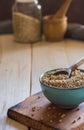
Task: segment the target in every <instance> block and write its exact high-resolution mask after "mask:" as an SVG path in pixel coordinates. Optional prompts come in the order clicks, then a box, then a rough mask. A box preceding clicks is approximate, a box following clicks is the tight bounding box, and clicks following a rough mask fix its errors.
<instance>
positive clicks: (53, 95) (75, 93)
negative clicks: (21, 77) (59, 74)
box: [39, 70, 84, 109]
mask: <svg viewBox="0 0 84 130" xmlns="http://www.w3.org/2000/svg"><path fill="white" fill-rule="evenodd" d="M53 71H56V70H50V71H47V72H44V73H42V74H41V75H40V78H39V81H40V85H41V89H42V92H43V94H44V95H45V97H46V98H47V99H48V100H49V101H50V102H52V103H54V104H56V105H57V106H60V107H62V108H65V109H72V108H75V107H77V106H78V105H79V104H80V103H82V102H83V101H84V88H83V87H82V86H81V88H72V89H69V88H67V89H64V88H54V87H49V86H47V85H45V84H43V83H42V77H43V76H44V75H45V74H48V73H51V72H53ZM81 71H82V72H84V70H81Z"/></svg>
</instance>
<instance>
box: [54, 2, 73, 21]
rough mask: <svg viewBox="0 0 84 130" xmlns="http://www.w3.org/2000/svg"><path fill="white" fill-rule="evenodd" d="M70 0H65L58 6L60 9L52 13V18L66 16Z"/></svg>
mask: <svg viewBox="0 0 84 130" xmlns="http://www.w3.org/2000/svg"><path fill="white" fill-rule="evenodd" d="M71 1H72V0H65V3H64V4H63V5H62V6H61V7H60V9H59V10H58V11H57V12H56V13H55V14H54V15H53V20H55V19H57V18H63V17H65V16H66V13H67V10H68V8H69V6H70V3H71Z"/></svg>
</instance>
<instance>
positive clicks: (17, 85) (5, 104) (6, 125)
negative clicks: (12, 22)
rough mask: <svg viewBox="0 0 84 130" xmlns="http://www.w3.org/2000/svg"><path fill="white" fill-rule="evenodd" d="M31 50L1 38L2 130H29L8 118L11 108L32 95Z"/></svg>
mask: <svg viewBox="0 0 84 130" xmlns="http://www.w3.org/2000/svg"><path fill="white" fill-rule="evenodd" d="M30 67H31V48H30V45H27V44H19V43H15V42H14V39H13V36H11V35H4V36H0V130H18V129H19V130H23V129H24V130H27V128H26V127H24V126H23V125H21V124H18V123H16V122H14V121H12V120H10V119H8V118H7V110H8V108H9V107H10V106H12V105H14V104H16V103H18V102H20V101H22V100H23V99H25V98H26V97H28V96H29V95H30Z"/></svg>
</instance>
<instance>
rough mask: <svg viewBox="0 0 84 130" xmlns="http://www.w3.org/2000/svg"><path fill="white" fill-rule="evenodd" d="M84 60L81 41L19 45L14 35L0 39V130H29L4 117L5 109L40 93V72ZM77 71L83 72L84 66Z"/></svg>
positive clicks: (83, 48)
mask: <svg viewBox="0 0 84 130" xmlns="http://www.w3.org/2000/svg"><path fill="white" fill-rule="evenodd" d="M83 56H84V42H83V41H76V40H70V39H66V40H64V41H60V42H53V43H52V42H46V41H40V42H38V43H34V44H24V43H23V44H20V43H16V42H15V41H14V37H13V35H1V36H0V130H28V128H27V127H26V126H24V125H21V124H20V123H17V122H16V121H13V120H11V119H9V118H8V117H7V110H8V108H10V107H11V106H13V105H15V104H17V103H19V102H21V101H23V100H24V99H25V98H27V97H29V96H30V95H33V94H34V93H36V92H39V91H40V90H41V89H40V85H39V80H38V79H39V75H40V74H41V73H42V72H44V71H46V70H49V69H53V68H58V67H68V66H69V65H71V64H73V63H74V62H75V61H77V60H78V59H80V58H81V57H83ZM80 68H82V69H84V64H83V65H81V67H80Z"/></svg>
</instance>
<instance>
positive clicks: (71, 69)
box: [54, 57, 84, 78]
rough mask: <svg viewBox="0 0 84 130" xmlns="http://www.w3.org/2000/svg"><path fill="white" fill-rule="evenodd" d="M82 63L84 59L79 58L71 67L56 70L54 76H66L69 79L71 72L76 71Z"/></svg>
mask: <svg viewBox="0 0 84 130" xmlns="http://www.w3.org/2000/svg"><path fill="white" fill-rule="evenodd" d="M83 63H84V57H83V58H81V59H80V60H79V61H78V62H76V63H75V64H73V65H72V66H70V67H68V68H60V69H58V70H56V72H55V73H54V75H59V74H67V75H68V77H69V78H70V76H71V73H72V71H74V70H75V69H77V68H78V67H79V66H80V65H81V64H83Z"/></svg>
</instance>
